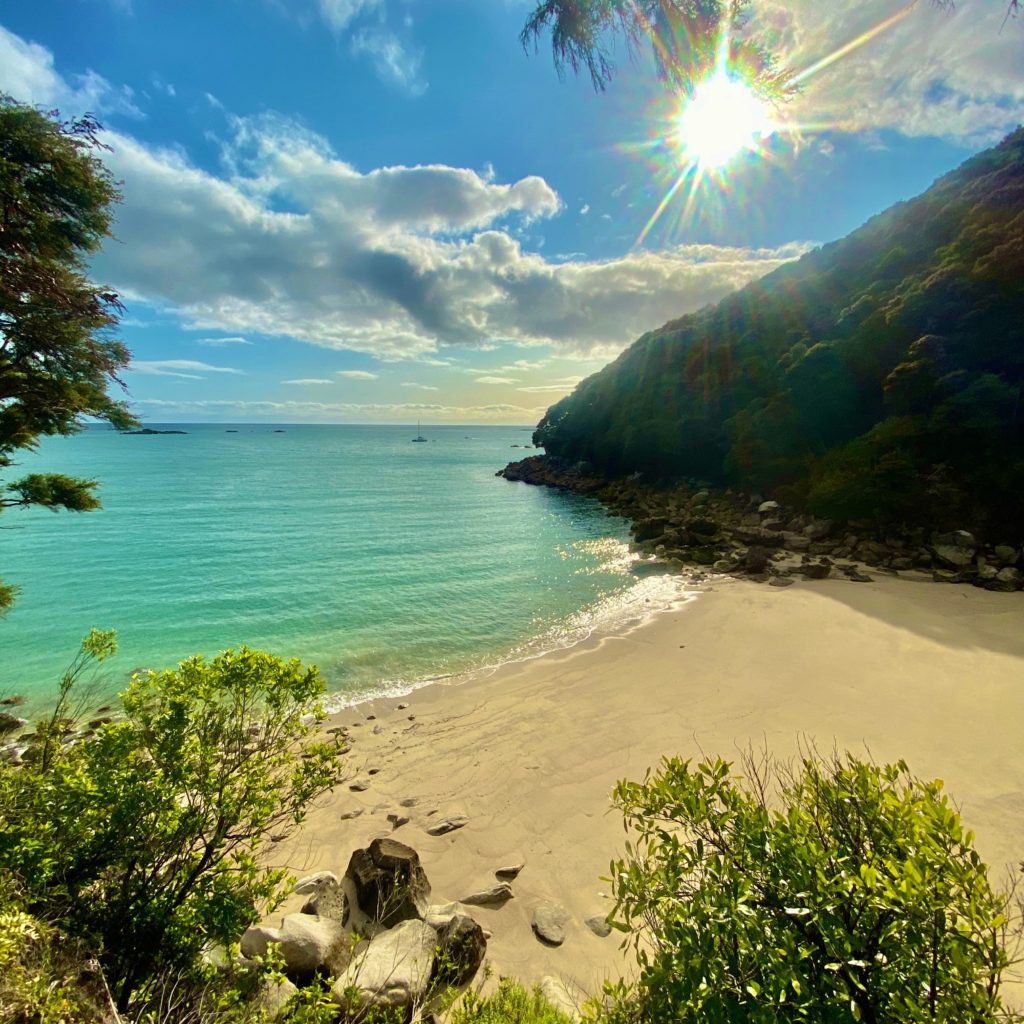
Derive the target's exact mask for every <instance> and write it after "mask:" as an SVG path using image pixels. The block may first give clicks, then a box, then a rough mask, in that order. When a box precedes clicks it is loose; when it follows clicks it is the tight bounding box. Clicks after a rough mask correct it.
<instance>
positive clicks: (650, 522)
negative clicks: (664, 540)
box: [633, 516, 668, 541]
mask: <svg viewBox="0 0 1024 1024" xmlns="http://www.w3.org/2000/svg"><path fill="white" fill-rule="evenodd" d="M667 526H668V520H667V519H666V518H665V517H664V516H650V517H649V518H647V519H638V520H637V521H636V522H635V523H634V524H633V538H634V539H635V540H638V541H644V540H654V539H655V538H657V537H660V536H661V535H662V534H663V533H664V532H665V528H666V527H667Z"/></svg>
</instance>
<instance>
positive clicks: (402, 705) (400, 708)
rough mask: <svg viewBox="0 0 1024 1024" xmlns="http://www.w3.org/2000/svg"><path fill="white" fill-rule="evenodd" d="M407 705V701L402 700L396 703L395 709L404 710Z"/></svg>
mask: <svg viewBox="0 0 1024 1024" xmlns="http://www.w3.org/2000/svg"><path fill="white" fill-rule="evenodd" d="M408 706H409V704H408V702H406V701H403V702H402V703H401V704H399V705H398V708H397V709H398V710H399V711H404V710H405V709H406V708H407V707H408Z"/></svg>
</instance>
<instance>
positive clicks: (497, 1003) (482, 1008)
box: [449, 978, 570, 1024]
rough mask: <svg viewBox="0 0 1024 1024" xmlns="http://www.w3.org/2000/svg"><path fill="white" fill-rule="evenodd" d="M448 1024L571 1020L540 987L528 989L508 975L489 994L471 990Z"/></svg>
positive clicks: (566, 1022)
mask: <svg viewBox="0 0 1024 1024" xmlns="http://www.w3.org/2000/svg"><path fill="white" fill-rule="evenodd" d="M449 1024H570V1019H569V1017H567V1016H566V1015H565V1014H564V1013H562V1011H561V1010H559V1009H557V1008H556V1007H554V1006H552V1005H551V1004H550V1003H549V1002H548V1001H547V1000H546V999H545V998H544V996H543V995H542V994H541V991H540V988H539V987H534V988H533V989H532V990H531V989H527V988H525V987H524V986H523V985H522V984H521V983H520V982H518V981H516V980H515V979H513V978H506V979H505V980H504V981H502V982H501V984H500V985H499V986H498V988H497V990H496V991H495V992H493V993H492V994H491V995H489V996H481V995H479V994H478V993H476V992H468V993H467V994H466V997H465V998H464V999H463V1000H462V1002H461V1003H458V1004H457V1005H456V1006H455V1007H454V1008H453V1009H452V1012H451V1016H450V1018H449Z"/></svg>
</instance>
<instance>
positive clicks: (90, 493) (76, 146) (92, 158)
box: [0, 95, 134, 613]
mask: <svg viewBox="0 0 1024 1024" xmlns="http://www.w3.org/2000/svg"><path fill="white" fill-rule="evenodd" d="M99 131H100V125H99V123H98V122H97V121H96V120H95V119H94V118H93V117H91V116H90V115H86V116H85V117H83V118H81V119H79V120H73V121H60V120H58V118H57V115H56V114H55V113H51V114H43V113H41V112H40V111H38V110H35V109H33V108H31V107H27V106H24V105H23V104H20V103H16V102H15V101H14V100H12V99H11V98H10V97H8V96H5V95H0V473H2V472H3V471H4V470H7V469H9V468H10V467H11V466H12V465H13V457H14V453H15V452H17V451H19V450H22V449H31V448H34V447H35V445H36V443H37V441H38V439H39V437H41V436H44V435H52V434H70V433H73V432H74V431H75V430H77V429H78V427H79V423H80V418H81V417H82V416H84V415H88V416H94V417H98V418H100V419H104V420H107V421H108V422H110V423H112V424H113V425H115V426H117V427H125V426H129V425H131V424H132V423H134V419H133V418H132V417H131V415H130V414H129V412H128V409H127V407H126V405H125V403H124V402H121V401H116V400H115V399H113V398H111V397H110V395H109V394H108V388H109V387H110V386H111V385H112V384H114V385H119V386H121V387H123V384H122V382H121V380H120V379H119V378H118V376H117V374H118V371H119V370H120V369H121V368H122V367H124V366H125V365H127V363H128V359H129V353H128V350H127V349H126V348H125V347H124V346H123V345H122V344H120V343H119V342H118V341H117V340H115V339H114V338H113V337H112V330H113V328H114V327H115V326H116V324H117V322H118V317H119V315H120V313H121V311H122V306H121V303H120V301H119V300H118V297H117V295H116V294H115V293H114V292H112V291H110V290H109V289H107V288H102V287H98V286H96V285H94V284H92V283H91V282H90V281H89V279H88V276H87V267H86V260H87V258H88V256H89V255H90V254H91V253H94V252H96V250H98V249H99V247H100V244H101V243H102V241H103V239H104V238H105V237H107V236H108V235H109V234H110V224H111V216H112V214H111V207H112V205H113V204H114V203H115V202H116V201H117V200H118V191H117V188H116V185H115V183H114V181H113V179H112V177H111V175H110V172H109V171H108V170H107V169H106V168H105V167H104V166H103V164H102V163H101V161H100V160H99V158H98V157H97V155H96V153H97V151H98V150H101V149H103V148H104V147H103V145H102V143H101V142H100V140H99ZM95 487H96V482H95V481H92V480H77V479H74V478H72V477H68V476H63V475H60V474H45V475H44V474H33V475H32V476H28V477H25V478H24V479H22V480H17V481H15V482H13V483H4V482H3V481H2V479H0V510H2V509H3V508H10V507H14V506H22V507H24V506H28V505H42V506H44V507H46V508H50V509H53V510H55V511H56V510H58V509H68V510H70V511H75V512H84V511H87V510H89V509H94V508H97V507H98V505H99V502H98V500H97V499H96V496H95V494H94V490H95ZM13 598H14V588H13V587H10V586H4V585H3V584H0V613H2V612H3V611H5V610H6V609H7V608H8V607H9V606H10V604H11V602H12V601H13Z"/></svg>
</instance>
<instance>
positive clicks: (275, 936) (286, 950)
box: [240, 914, 349, 981]
mask: <svg viewBox="0 0 1024 1024" xmlns="http://www.w3.org/2000/svg"><path fill="white" fill-rule="evenodd" d="M271 945H278V946H280V950H281V956H282V958H283V959H284V963H285V970H286V972H287V974H288V976H289V977H290V978H292V980H297V981H307V980H309V979H310V978H311V977H312V976H313V975H314V974H317V973H327V974H337V973H338V972H339V971H340V970H342V969H343V968H344V967H345V965H346V963H347V962H348V951H349V942H348V936H347V933H346V932H345V929H344V927H343V926H342V924H341V922H340V921H334V920H332V919H330V918H327V917H317V916H315V915H313V914H289V915H288V916H287V917H286V918H285V919H284V921H283V922H282V923H281V927H280V928H266V927H256V928H250V929H249V930H248V931H246V933H245V934H244V935H243V936H242V938H241V943H240V946H241V951H242V955H243V956H246V957H255V956H266V954H267V951H268V949H269V948H270V946H271Z"/></svg>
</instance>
